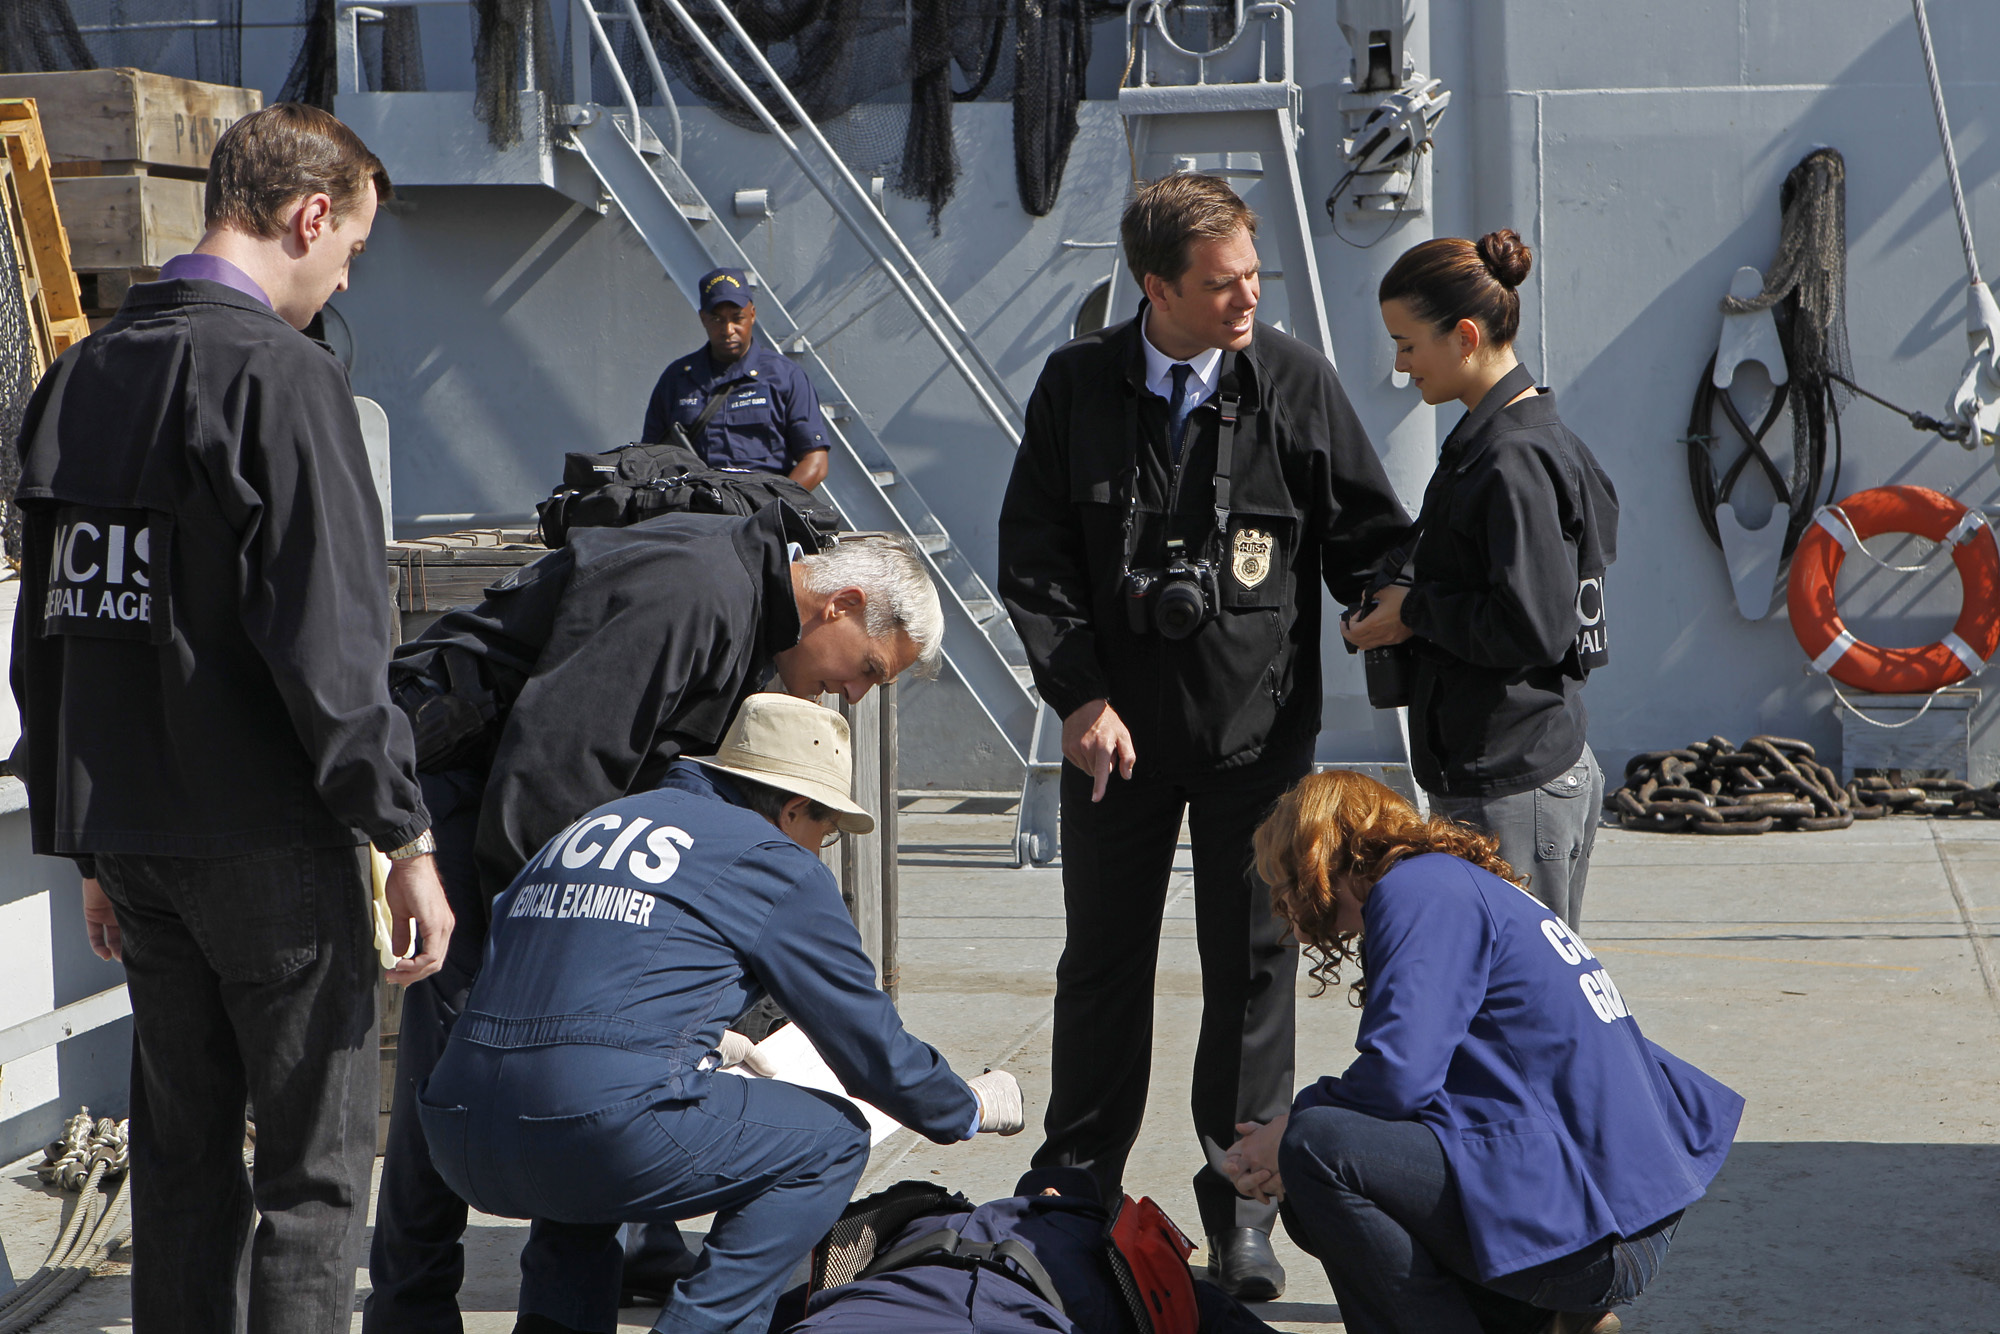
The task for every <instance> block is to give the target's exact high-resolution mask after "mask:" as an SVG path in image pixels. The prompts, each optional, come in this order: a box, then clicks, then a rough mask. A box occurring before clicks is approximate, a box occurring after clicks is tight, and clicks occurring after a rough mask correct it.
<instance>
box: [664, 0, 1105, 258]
mask: <svg viewBox="0 0 2000 1334" xmlns="http://www.w3.org/2000/svg"><path fill="white" fill-rule="evenodd" d="M639 3H640V9H641V11H642V12H643V13H644V14H645V16H646V22H647V27H648V29H649V30H650V31H651V33H652V35H653V39H654V41H655V44H656V48H657V50H658V51H659V54H660V59H661V63H662V64H663V65H664V66H665V68H666V69H667V71H668V73H669V75H670V76H671V77H672V78H673V79H674V81H675V82H676V83H677V84H679V85H680V87H681V88H682V89H683V90H685V91H686V92H688V93H692V94H693V95H694V96H695V97H697V98H700V99H701V100H702V101H704V102H706V103H708V104H709V105H711V106H713V107H715V108H716V109H717V110H718V111H720V112H721V114H722V115H723V117H724V118H725V119H728V120H730V121H732V122H733V123H735V124H738V125H742V126H745V127H747V128H750V129H759V130H761V129H762V128H763V123H762V121H761V120H760V119H759V118H758V117H757V115H756V114H755V112H753V111H752V110H751V109H750V107H749V105H748V104H747V103H746V102H744V100H743V99H742V98H741V97H739V96H738V95H737V94H736V92H735V91H734V89H733V88H731V86H730V84H729V82H728V81H727V80H725V79H723V78H722V77H720V76H719V75H717V73H716V72H715V70H714V69H713V68H712V67H711V66H710V64H709V62H708V60H707V59H706V58H705V57H704V56H703V54H702V52H701V49H700V46H699V45H698V44H697V43H696V42H695V41H694V40H693V38H691V37H690V36H689V35H688V34H687V32H686V30H685V29H684V28H682V26H681V25H680V24H679V22H678V21H676V20H675V19H674V17H673V15H672V14H671V13H670V12H669V11H668V9H667V7H666V6H665V5H664V4H662V3H660V0H639ZM686 8H687V10H688V12H689V13H690V14H691V15H692V16H693V17H694V20H695V22H696V23H697V24H699V25H700V26H701V28H702V31H703V32H704V33H706V34H707V36H708V38H709V40H710V41H712V42H713V43H714V44H715V45H716V47H717V48H718V49H719V50H720V51H721V52H722V53H723V55H724V57H725V58H727V59H728V60H730V61H731V62H732V68H734V69H735V70H736V72H737V73H738V74H740V75H741V76H742V78H743V81H744V82H745V83H746V84H747V85H749V87H750V89H751V90H752V92H754V93H755V94H756V95H757V97H758V99H759V100H760V101H762V102H763V103H764V104H765V106H766V107H767V108H768V109H769V110H770V111H771V112H772V113H773V116H774V117H775V119H777V120H778V122H779V123H780V124H782V125H784V126H785V127H786V128H788V129H789V128H792V127H793V126H794V124H795V122H796V118H795V117H794V116H792V115H791V113H790V112H789V111H788V110H787V109H786V108H785V107H784V105H783V104H782V103H781V101H780V100H779V99H778V97H777V96H776V94H775V93H774V92H773V90H772V89H771V86H770V81H769V80H768V79H766V78H764V77H763V75H762V73H761V72H760V71H758V70H757V69H756V68H755V67H754V65H753V63H752V62H751V61H750V59H749V58H748V57H747V55H745V54H744V52H743V51H742V50H741V48H740V47H739V46H738V44H737V43H736V41H735V39H734V38H733V37H731V36H730V34H729V33H728V32H727V30H726V29H725V27H724V25H723V23H722V21H721V20H720V19H719V18H718V17H717V16H716V15H715V13H714V12H713V10H712V8H711V7H710V6H709V4H708V3H707V0H687V3H686ZM730 10H731V12H732V13H734V14H735V15H736V18H737V19H738V21H739V22H741V23H742V25H743V27H744V30H745V31H746V32H748V33H749V35H750V37H751V39H752V40H753V41H755V42H756V43H757V46H758V48H759V49H760V50H761V51H762V52H763V53H764V55H765V57H766V59H768V60H769V61H770V63H771V65H772V67H773V68H774V69H775V70H776V71H777V73H778V77H779V78H781V79H783V80H784V82H785V84H786V86H787V87H788V88H789V89H790V90H791V92H792V95H793V96H794V97H796V98H797V99H798V101H799V104H800V105H801V106H802V107H803V108H804V109H805V112H806V114H807V115H808V116H810V117H812V119H813V120H814V121H815V122H816V123H818V124H819V125H821V127H822V128H823V129H825V131H826V133H827V137H828V139H829V140H831V141H832V143H833V144H834V147H835V150H836V151H837V152H839V153H840V155H841V157H842V158H843V159H845V160H846V161H847V162H848V163H849V164H850V165H853V166H856V167H858V168H866V169H869V170H875V169H878V168H879V169H881V170H882V171H883V172H884V174H885V175H886V176H887V178H888V182H889V184H890V185H891V186H892V188H894V189H895V191H896V192H897V193H898V194H901V195H903V196H905V197H906V198H911V199H921V200H923V201H924V202H925V203H926V204H927V205H928V206H929V210H930V218H931V225H932V226H933V227H934V228H935V227H936V226H937V222H938V216H939V214H940V213H941V212H942V210H943V209H944V206H945V205H946V204H947V203H949V202H950V200H951V198H952V195H953V193H954V191H955V190H956V188H957V183H958V173H959V162H958V152H957V148H956V145H955V143H954V140H953V134H952V110H953V108H954V107H955V106H956V105H957V104H958V103H961V102H970V101H1012V102H1013V103H1014V125H1015V157H1016V163H1017V176H1018V178H1019V182H1020V188H1021V203H1022V207H1024V208H1026V209H1027V210H1028V211H1029V212H1031V213H1034V214H1036V215H1038V216H1039V215H1041V214H1044V213H1047V212H1048V210H1049V208H1050V207H1051V206H1052V205H1053V203H1054V200H1055V196H1056V192H1057V190H1058V188H1059V187H1060V185H1061V181H1062V172H1063V166H1064V164H1065V163H1066V162H1067V161H1068V157H1069V150H1070V146H1071V144H1072V143H1073V142H1074V140H1075V138H1076V108H1077V103H1078V102H1080V101H1081V100H1082V98H1083V93H1084V88H1083V80H1084V71H1085V68H1086V67H1087V65H1088V64H1089V60H1090V25H1091V24H1092V23H1094V22H1096V21H1098V20H1100V19H1103V18H1106V17H1114V16H1117V15H1121V14H1123V13H1124V6H1123V4H1122V3H1119V2H1118V0H732V3H731V4H730ZM650 86H651V84H650V80H648V81H647V82H646V87H647V88H650ZM635 92H638V93H639V95H641V96H644V95H645V93H644V92H643V91H641V90H640V89H639V88H638V85H637V82H636V81H635Z"/></svg>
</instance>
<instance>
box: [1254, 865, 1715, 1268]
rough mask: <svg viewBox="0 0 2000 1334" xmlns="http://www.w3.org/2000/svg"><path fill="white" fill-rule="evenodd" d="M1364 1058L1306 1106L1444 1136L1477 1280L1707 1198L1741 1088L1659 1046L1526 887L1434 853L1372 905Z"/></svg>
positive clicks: (1366, 938) (1384, 882)
mask: <svg viewBox="0 0 2000 1334" xmlns="http://www.w3.org/2000/svg"><path fill="white" fill-rule="evenodd" d="M1362 920H1363V931H1362V937H1361V942H1362V964H1363V973H1364V975H1365V976H1366V978H1367V980H1368V993H1367V1001H1366V1004H1365V1005H1364V1007H1363V1009H1362V1012H1361V1028H1360V1032H1359V1033H1358V1034H1357V1035H1356V1037H1355V1047H1356V1048H1357V1049H1358V1050H1359V1052H1360V1056H1359V1057H1358V1058H1356V1060H1355V1062H1354V1064H1352V1065H1350V1066H1349V1067H1348V1068H1347V1072H1346V1073H1345V1074H1343V1075H1340V1076H1339V1077H1337V1078H1336V1077H1334V1076H1328V1077H1326V1078H1324V1079H1321V1080H1320V1081H1319V1082H1318V1083H1316V1084H1311V1085H1308V1086H1307V1087H1306V1088H1305V1089H1304V1090H1303V1091H1301V1092H1300V1094H1299V1096H1298V1098H1297V1100H1296V1101H1295V1102H1294V1103H1293V1104H1292V1110H1293V1113H1294V1114H1295V1115H1296V1114H1298V1113H1299V1112H1302V1111H1304V1110H1306V1109H1308V1108H1312V1107H1319V1106H1328V1105H1331V1106H1337V1107H1349V1108H1353V1109H1354V1110H1356V1111H1360V1112H1366V1113H1368V1114H1369V1115H1371V1116H1377V1117H1381V1118H1383V1119H1384V1120H1392V1121H1410V1120H1415V1121H1422V1122H1423V1123H1424V1124H1425V1125H1428V1126H1429V1127H1430V1128H1431V1129H1432V1130H1433V1131H1435V1132H1436V1134H1437V1137H1438V1140H1439V1142H1440V1143H1441V1144H1442V1145H1443V1146H1444V1153H1445V1158H1446V1160H1447V1161H1448V1162H1449V1163H1450V1164H1451V1171H1452V1177H1453V1179H1454V1181H1455V1182H1456V1184H1457V1186H1458V1193H1459V1198H1460V1200H1461V1201H1462V1202H1463V1205H1464V1208H1465V1222H1466V1229H1467V1231H1468V1232H1469V1233H1470V1235H1471V1238H1472V1253H1473V1257H1474V1259H1475V1261H1476V1262H1477V1264H1478V1267H1479V1273H1478V1277H1479V1278H1480V1279H1482V1280H1487V1279H1492V1278H1494V1277H1496V1276H1498V1275H1501V1274H1509V1273H1513V1272H1514V1271H1516V1270H1519V1269H1526V1268H1527V1267H1528V1266H1530V1265H1535V1264H1540V1263H1542V1262H1543V1261H1546V1260H1553V1259H1556V1258H1557V1257H1559V1256H1564V1255H1568V1254H1571V1253H1572V1252H1574V1251H1578V1250H1581V1249H1582V1248H1583V1247H1585V1246H1588V1245H1590V1244H1591V1243H1592V1242H1595V1241H1598V1240H1600V1239H1602V1238H1604V1237H1607V1236H1612V1235H1618V1236H1629V1235H1630V1234H1632V1233H1634V1232H1637V1231H1639V1230H1640V1229H1641V1228H1644V1227H1645V1226H1646V1225H1648V1224H1650V1223H1654V1222H1658V1221H1659V1220H1660V1219H1662V1218H1665V1217H1666V1216H1667V1215H1668V1214H1671V1213H1673V1212H1674V1211H1676V1210H1678V1209H1683V1208H1686V1207H1687V1206H1688V1205H1689V1204H1692V1203H1693V1202H1694V1201H1695V1200H1697V1199H1699V1198H1700V1197H1701V1195H1702V1193H1703V1191H1705V1190H1706V1189H1707V1187H1708V1183H1709V1180H1710V1179H1711V1178H1713V1177H1714V1176H1715V1174H1716V1172H1717V1171H1718V1170H1719V1169H1720V1168H1721V1166H1722V1160H1723V1159H1724V1158H1725V1157H1727V1156H1728V1153H1729V1145H1730V1142H1731V1141H1732V1140H1733V1139H1734V1137H1735V1134H1736V1124H1737V1122H1738V1120H1740V1119H1741V1117H1742V1115H1743V1099H1742V1098H1741V1097H1739V1096H1737V1094H1735V1093H1734V1092H1732V1091H1731V1090H1730V1089H1728V1088H1725V1087H1724V1086H1723V1085H1722V1084H1720V1083H1718V1082H1716V1081H1715V1080H1713V1079H1711V1078H1709V1077H1708V1076H1707V1075H1705V1074H1703V1073H1702V1072H1701V1071H1699V1070H1697V1069H1695V1068H1694V1067H1693V1066H1691V1065H1689V1064H1687V1063H1686V1062H1685V1061H1682V1060H1680V1059H1678V1058H1677V1057H1675V1056H1673V1055H1672V1054H1670V1053H1668V1052H1666V1051H1664V1050H1662V1049H1661V1048H1659V1047H1657V1046H1655V1045H1654V1044H1653V1043H1651V1042H1648V1041H1647V1040H1646V1038H1645V1036H1644V1035H1643V1034H1641V1033H1640V1032H1639V1025H1638V1022H1637V1021H1636V1020H1634V1019H1633V1018H1632V1017H1631V1014H1630V1013H1629V1012H1628V1010H1627V1008H1626V1005H1625V1001H1624V999H1623V998H1622V997H1621V996H1620V995H1619V993H1618V988H1617V986H1616V985H1615V984H1613V983H1612V981H1611V978H1610V975H1609V973H1607V972H1606V971H1605V968H1604V965H1603V964H1602V963H1601V962H1600V961H1599V960H1598V959H1597V958H1596V957H1595V956H1593V955H1592V954H1591V952H1590V949H1589V947H1588V946H1586V945H1585V944H1584V943H1583V941H1582V940H1580V939H1579V938H1578V937H1577V936H1576V935H1575V934H1573V933H1572V932H1571V931H1569V929H1568V928H1567V927H1565V926H1564V925H1563V923H1562V920H1561V919H1560V918H1558V917H1557V916H1556V915H1555V914H1554V913H1552V912H1550V911H1549V910H1548V909H1547V908H1545V907H1544V906H1542V904H1541V903H1539V902H1537V901H1536V900H1535V899H1534V898H1533V897H1532V896H1530V895H1529V894H1528V893H1527V892H1526V891H1525V890H1522V889H1519V888H1516V887H1515V886H1513V885H1511V884H1509V883H1507V882H1506V881H1505V880H1502V879H1500V878H1499V877H1498V876H1495V875H1491V874H1489V873H1487V872H1486V871H1483V870H1480V869H1479V868H1478V867H1475V866H1473V865H1472V864H1470V863H1469V862H1466V861H1463V860H1461V859H1459V858H1457V857H1450V856H1445V855H1442V854H1438V853H1433V854H1430V855H1427V856H1422V857H1413V858H1411V859H1409V860H1408V861H1405V862H1402V863H1400V864H1399V865H1397V866H1396V867H1395V868H1394V869H1393V870H1391V871H1390V872H1389V873H1388V874H1387V875H1385V876H1383V877H1382V879H1381V880H1380V881H1378V882H1377V883H1376V885H1375V888H1374V890H1373V892H1371V893H1370V894H1369V896H1368V901H1367V903H1366V905H1365V906H1364V910H1363V914H1362Z"/></svg>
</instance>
